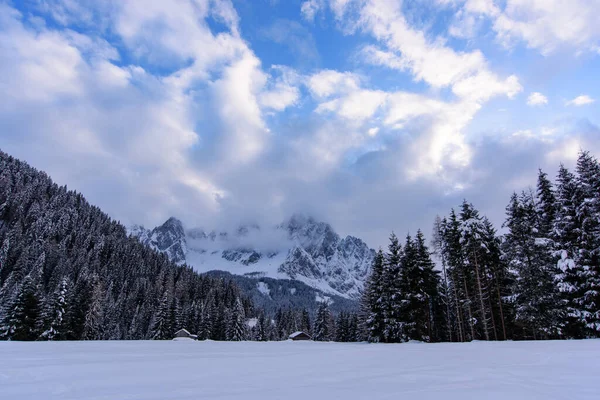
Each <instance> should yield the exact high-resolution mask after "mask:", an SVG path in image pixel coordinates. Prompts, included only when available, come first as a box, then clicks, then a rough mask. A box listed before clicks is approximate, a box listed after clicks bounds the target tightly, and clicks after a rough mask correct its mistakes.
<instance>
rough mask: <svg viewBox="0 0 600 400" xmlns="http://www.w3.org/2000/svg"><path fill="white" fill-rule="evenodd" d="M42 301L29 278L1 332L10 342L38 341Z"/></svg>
mask: <svg viewBox="0 0 600 400" xmlns="http://www.w3.org/2000/svg"><path fill="white" fill-rule="evenodd" d="M39 316H40V300H39V296H38V287H37V285H36V283H35V282H34V280H33V279H32V278H31V277H30V276H27V277H26V278H25V281H24V282H23V284H22V285H21V288H20V290H19V293H18V295H17V298H16V300H15V302H14V303H13V304H12V306H11V307H10V308H9V311H8V315H7V316H6V319H5V321H4V324H3V327H2V330H3V332H0V333H1V334H2V337H3V338H5V339H8V340H36V339H37V338H38V336H39V325H38V324H39V319H38V318H39Z"/></svg>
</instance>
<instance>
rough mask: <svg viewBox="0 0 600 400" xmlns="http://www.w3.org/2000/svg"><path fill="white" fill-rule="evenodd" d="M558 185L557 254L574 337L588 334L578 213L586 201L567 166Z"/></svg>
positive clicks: (568, 329)
mask: <svg viewBox="0 0 600 400" xmlns="http://www.w3.org/2000/svg"><path fill="white" fill-rule="evenodd" d="M557 181H558V182H557V187H556V202H557V210H556V217H555V220H554V226H553V239H554V246H555V253H556V255H557V258H558V263H557V267H558V269H557V271H558V273H557V276H556V278H555V279H556V281H557V282H558V288H559V290H560V292H561V293H562V296H563V299H564V300H565V302H566V312H567V319H566V327H565V335H566V336H567V337H572V338H583V337H585V336H586V327H585V315H586V313H587V310H586V309H585V299H584V296H585V292H586V289H585V286H586V279H587V278H586V272H585V270H584V268H583V266H582V265H581V260H580V249H581V247H580V242H579V241H580V239H581V232H582V227H581V224H580V220H579V218H578V215H577V211H578V210H577V209H578V205H580V204H582V200H581V191H580V190H579V188H578V187H577V181H576V178H575V176H574V175H573V174H572V173H571V172H570V171H569V170H567V169H566V168H565V167H564V166H563V165H561V166H560V169H559V171H558V178H557Z"/></svg>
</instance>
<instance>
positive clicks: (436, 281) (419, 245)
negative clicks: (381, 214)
mask: <svg viewBox="0 0 600 400" xmlns="http://www.w3.org/2000/svg"><path fill="white" fill-rule="evenodd" d="M414 247H415V256H416V259H415V269H414V274H413V275H412V276H411V277H410V278H411V284H410V290H411V293H412V295H413V304H414V305H413V307H414V312H413V319H414V322H415V328H414V333H413V335H412V337H411V338H412V339H415V340H420V341H426V342H429V341H433V340H435V338H436V337H439V336H438V335H439V334H436V333H435V332H436V331H437V332H443V330H444V329H443V326H444V323H445V321H444V320H445V318H444V314H443V309H441V301H440V294H439V291H438V290H439V286H440V277H439V272H438V271H437V270H436V269H435V264H434V263H433V261H432V260H431V254H430V252H429V249H428V248H427V245H426V244H425V237H424V236H423V232H421V231H420V230H419V231H417V236H416V238H415V241H414ZM440 317H441V318H440Z"/></svg>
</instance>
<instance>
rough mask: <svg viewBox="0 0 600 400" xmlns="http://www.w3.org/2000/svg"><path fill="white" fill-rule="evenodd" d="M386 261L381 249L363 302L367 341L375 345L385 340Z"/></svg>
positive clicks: (372, 269)
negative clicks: (384, 280) (384, 289)
mask: <svg viewBox="0 0 600 400" xmlns="http://www.w3.org/2000/svg"><path fill="white" fill-rule="evenodd" d="M384 261H385V260H384V255H383V251H382V250H381V249H379V251H378V252H377V254H376V255H375V258H374V260H373V266H372V267H371V275H370V276H369V279H368V280H367V284H366V289H365V293H364V296H363V302H362V306H363V313H364V319H365V321H364V325H365V331H366V335H367V340H368V341H369V342H375V343H377V342H383V341H384V340H385V339H384V332H385V324H386V321H385V314H384V311H385V309H384V303H383V302H384V296H383V287H384V282H383V279H384V275H383V273H384Z"/></svg>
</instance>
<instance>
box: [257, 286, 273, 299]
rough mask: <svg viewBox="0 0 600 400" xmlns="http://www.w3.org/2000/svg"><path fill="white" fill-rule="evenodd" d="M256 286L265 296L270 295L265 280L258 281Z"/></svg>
mask: <svg viewBox="0 0 600 400" xmlns="http://www.w3.org/2000/svg"><path fill="white" fill-rule="evenodd" d="M256 288H257V289H258V291H259V292H261V293H262V294H264V295H265V296H267V297H269V298H270V297H271V290H270V289H269V285H267V284H266V283H265V282H258V283H257V284H256Z"/></svg>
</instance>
